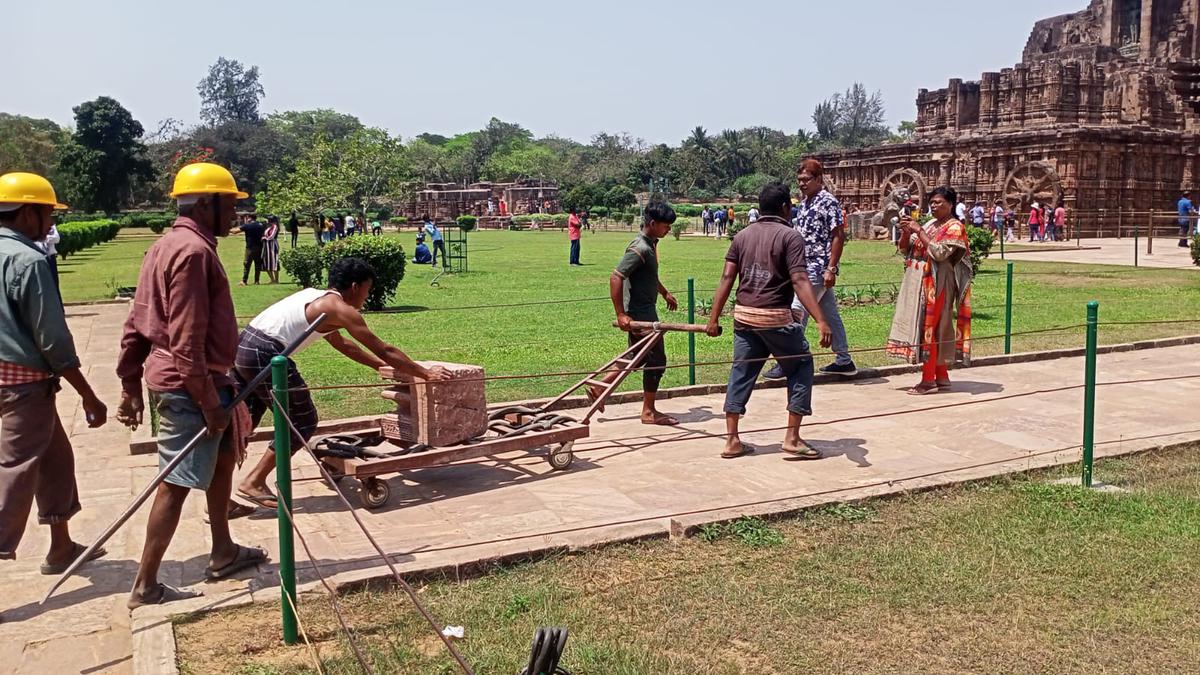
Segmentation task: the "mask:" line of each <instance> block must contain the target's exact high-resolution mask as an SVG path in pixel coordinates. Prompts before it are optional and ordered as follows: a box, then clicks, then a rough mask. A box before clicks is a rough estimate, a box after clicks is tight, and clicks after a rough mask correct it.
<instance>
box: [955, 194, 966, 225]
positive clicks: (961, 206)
mask: <svg viewBox="0 0 1200 675" xmlns="http://www.w3.org/2000/svg"><path fill="white" fill-rule="evenodd" d="M954 216H955V217H956V218H958V222H960V223H965V222H967V204H966V202H964V201H963V200H961V199H960V200H958V204H957V205H956V206H955V207H954Z"/></svg>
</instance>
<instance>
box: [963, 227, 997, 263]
mask: <svg viewBox="0 0 1200 675" xmlns="http://www.w3.org/2000/svg"><path fill="white" fill-rule="evenodd" d="M995 241H996V240H995V239H994V238H993V237H992V232H991V230H987V229H984V228H982V227H975V226H974V225H968V226H967V242H968V244H969V245H970V247H971V274H972V275H975V274H978V273H979V266H980V265H982V264H983V259H984V258H986V257H988V256H989V255H991V252H992V244H993V243H995Z"/></svg>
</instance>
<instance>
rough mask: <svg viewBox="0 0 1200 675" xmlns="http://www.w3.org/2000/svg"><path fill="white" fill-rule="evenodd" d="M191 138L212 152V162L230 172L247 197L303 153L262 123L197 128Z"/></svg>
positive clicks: (237, 123) (194, 142)
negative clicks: (269, 176) (274, 171)
mask: <svg viewBox="0 0 1200 675" xmlns="http://www.w3.org/2000/svg"><path fill="white" fill-rule="evenodd" d="M191 138H192V142H193V144H194V145H196V146H198V147H204V148H212V151H213V161H215V162H216V163H218V164H221V165H223V166H225V167H227V168H228V169H229V170H230V171H232V172H233V175H234V177H235V178H237V181H238V186H239V187H241V188H242V189H243V190H245V191H246V192H249V193H250V194H254V193H256V192H258V191H259V190H262V189H263V188H264V187H266V180H267V174H268V173H270V172H271V171H272V170H274V169H276V168H280V167H282V168H284V169H285V170H286V169H288V168H290V166H291V161H292V160H291V158H292V157H295V156H297V155H299V154H301V153H302V152H303V150H302V149H301V148H298V147H295V146H292V145H290V144H289V142H288V139H286V138H285V137H283V136H281V135H280V134H279V133H277V132H276V131H275V129H273V128H272V127H271V126H270V125H267V124H264V123H263V122H262V121H257V122H240V121H233V122H226V123H224V124H221V125H220V126H216V127H207V126H206V127H200V128H198V129H195V130H194V131H193V132H192V135H191Z"/></svg>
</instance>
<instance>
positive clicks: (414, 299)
mask: <svg viewBox="0 0 1200 675" xmlns="http://www.w3.org/2000/svg"><path fill="white" fill-rule="evenodd" d="M388 236H398V237H401V238H402V240H403V242H404V244H405V246H406V248H411V244H412V239H413V235H412V234H411V233H404V234H389V235H388ZM631 238H632V234H631V233H628V232H598V233H586V234H585V236H584V240H583V255H582V259H583V262H584V264H585V266H584V267H582V268H571V267H568V266H567V253H568V251H567V239H566V235H565V234H563V233H561V232H507V231H505V232H494V231H490V232H477V233H473V234H471V235H470V243H471V247H472V248H471V260H470V267H471V272H470V273H469V274H465V275H460V276H443V277H442V278H441V279H440V280H439V281H438V286H436V287H434V286H431V285H430V281H431V280H432V279H433V277H434V276H435V274H436V271H435V270H433V269H432V268H431V267H428V266H421V267H417V266H414V265H410V266H409V268H408V272H407V276H406V277H405V279H404V281H403V282H402V283H401V284H400V288H399V292H398V294H397V297H396V300H395V304H396V305H398V306H399V307H400V308H401V309H403V310H407V311H404V312H400V313H386V314H374V315H371V316H370V317H369V321H370V323H371V325H372V326H373V327H374V328H375V329H376V330H377V331H378V332H379V334H380V335H381V336H382V337H383V338H384V339H386V340H389V341H391V342H393V343H395V344H396V345H398V346H400V347H401V348H402V349H404V350H405V351H407V352H408V353H409V354H411V355H412V356H414V357H415V358H418V359H440V360H446V361H455V362H465V363H475V364H479V365H482V366H484V367H485V368H486V369H487V372H488V374H490V375H509V374H523V373H538V372H555V371H560V372H561V371H577V370H589V369H591V368H594V367H597V366H599V365H602V364H603V363H604V362H605V361H607V359H609V358H611V357H612V356H614V355H616V354H617V353H618V352H620V351H621V350H622V349H623V348H624V346H625V337H624V335H623V334H622V333H620V332H618V331H617V330H616V329H614V328H612V327H610V322H611V321H612V307H611V303H610V302H609V301H608V300H607V297H606V296H607V294H608V276H609V274H610V273H611V271H612V268H613V265H614V264H615V263H616V261H617V260H618V258H619V257H620V255H621V253H622V252H623V250H624V248H625V246H626V245H627V244H628V242H629V240H630V239H631ZM152 241H153V238H152V237H148V236H145V235H130V234H127V233H123V234H122V236H120V237H118V238H117V239H116V240H115V241H113V242H110V243H107V244H104V245H102V246H99V247H96V248H93V249H89V250H87V251H85V252H83V253H80V254H78V255H76V256H73V257H71V258H70V259H68V260H66V261H64V262H63V263H62V264H61V266H60V269H61V272H62V285H63V296H64V299H65V300H66V301H68V302H70V301H84V300H98V299H104V298H110V297H112V295H113V294H114V292H115V289H116V288H117V287H119V286H131V285H133V284H135V283H136V279H137V270H138V266H139V265H140V260H141V256H142V254H143V253H144V251H145V250H146V249H147V248H148V247H149V245H150V243H151V242H152ZM727 246H728V242H726V241H723V240H720V241H718V240H714V239H706V238H701V237H693V236H685V237H683V238H682V239H680V240H678V241H677V240H674V239H671V238H667V239H666V240H664V241H663V242H662V244H661V249H660V256H661V270H662V276H663V281H664V283H665V284H666V285H667V287H668V288H669V289H671V290H672V291H673V292H674V293H675V295H676V296H677V297H678V298H679V299H680V302H681V303H686V288H687V284H686V280H687V278H688V277H689V276H692V277H695V279H696V288H697V299H698V300H705V301H707V300H710V299H711V297H712V293H713V289H714V288H715V287H716V283H717V277H718V275H719V274H720V270H721V267H722V261H723V256H724V253H725V250H726V248H727ZM219 250H220V252H221V257H222V259H223V260H224V262H225V266H226V270H227V271H228V272H229V276H230V278H231V280H233V281H234V282H235V283H236V281H237V280H238V279H240V278H241V256H242V251H243V248H242V242H241V239H240V238H238V237H234V238H230V239H228V240H224V241H222V242H221V244H220V249H219ZM1003 269H1004V266H1003V263H1002V262H1000V261H999V260H998V259H991V260H988V261H986V262H985V264H984V267H983V269H982V270H981V271H980V274H979V276H978V277H977V278H976V283H975V289H974V307H975V319H974V324H973V329H972V330H973V333H974V335H975V337H976V338H977V341H976V342H975V344H974V353H975V354H977V355H983V354H996V353H1000V352H1002V350H1003V341H1002V340H978V338H981V337H985V336H991V335H996V334H1000V333H1003V331H1004V309H1003V303H1004V273H1003ZM1015 269H1016V274H1017V276H1016V281H1015V284H1014V292H1013V295H1014V305H1015V306H1014V321H1013V323H1014V326H1013V328H1014V330H1015V331H1025V330H1035V329H1043V328H1050V327H1054V326H1061V325H1071V324H1080V323H1082V322H1083V320H1084V315H1085V309H1084V305H1085V303H1086V301H1087V300H1089V299H1098V300H1100V301H1101V310H1100V315H1101V320H1102V322H1103V321H1134V320H1138V321H1142V320H1159V319H1198V318H1200V312H1198V311H1197V308H1200V275H1198V274H1196V272H1195V271H1193V270H1149V269H1133V268H1125V267H1108V266H1084V265H1065V264H1058V263H1037V262H1026V261H1020V260H1017V261H1016V267H1015ZM899 278H900V269H899V265H898V259H897V258H896V257H895V256H894V255H893V253H892V249H891V247H890V246H888V245H886V244H882V243H875V242H851V243H850V244H849V246H848V249H847V252H846V255H845V256H844V258H843V263H842V277H841V280H840V283H842V284H844V285H847V289H846V290H847V291H848V292H857V293H859V294H860V295H862V296H863V297H862V298H861V299H862V300H863V301H864V302H867V303H868V304H863V305H857V306H848V307H844V308H843V310H842V316H843V319H844V320H845V323H846V328H847V332H848V334H849V338H850V344H851V348H852V349H870V348H879V347H881V346H882V345H883V344H884V341H885V340H886V337H887V332H888V328H889V327H890V325H891V319H892V306H891V305H890V304H882V303H881V304H870V295H871V286H870V285H874V290H875V291H880V290H884V291H886V290H887V289H890V288H891V287H892V286H893V285H895V284H897V283H898V281H899ZM864 284H866V285H867V286H863V285H864ZM851 286H854V288H851ZM293 289H294V286H292V285H290V284H282V285H280V286H258V287H254V286H250V287H246V288H238V287H236V286H235V287H234V289H233V296H234V302H235V304H236V307H237V311H238V314H239V315H241V316H242V317H243V319H242V320H243V322H246V321H249V318H251V317H252V316H253V315H254V314H255V313H256V312H258V311H260V310H261V309H263V308H264V307H266V306H267V305H268V304H270V303H271V302H273V301H274V300H277V299H279V298H281V297H283V296H285V295H286V294H288V293H289V292H291V291H292V290H293ZM578 299H583V300H582V301H578V302H563V303H557V304H541V305H536V304H535V305H526V306H517V307H486V308H479V306H481V305H485V306H496V305H511V304H518V305H519V304H521V303H539V302H546V301H553V300H578ZM883 300H884V301H886V294H885V295H884V298H883ZM454 308H466V309H454ZM660 311H661V317H662V318H663V319H664V320H675V321H684V320H686V313H685V312H683V311H680V312H678V313H675V314H670V313H668V312H666V311H665V308H662V309H660ZM700 320H703V319H701V318H698V321H700ZM726 323H728V320H726ZM727 328H728V326H727ZM1198 330H1200V324H1179V325H1172V326H1102V328H1101V334H1100V339H1101V342H1102V343H1112V342H1123V341H1129V340H1135V339H1142V338H1147V337H1155V336H1163V335H1178V334H1190V333H1195V332H1198ZM731 340H732V335H731V332H727V333H726V335H724V336H722V337H720V338H716V339H710V338H707V337H704V336H700V337H698V338H697V345H696V347H697V359H698V360H700V361H705V360H728V359H729V358H731V354H732V346H731V344H732V343H731ZM1082 343H1083V336H1082V333H1081V332H1080V331H1078V330H1075V331H1072V332H1066V333H1046V334H1038V335H1029V336H1016V337H1014V339H1013V348H1014V350H1016V351H1028V350H1036V349H1044V348H1050V347H1060V346H1078V345H1082ZM667 351H668V358H669V359H670V361H671V363H681V362H686V360H687V338H686V336H683V335H678V334H672V335H669V336H668V339H667ZM297 360H298V362H299V364H300V369H301V371H302V372H303V373H304V374H305V376H306V377H307V379H308V381H309V384H311V385H329V384H351V383H369V382H375V381H377V378H376V377H375V375H374V373H372V372H370V371H368V370H366V369H364V368H362V367H361V366H358V365H357V364H354V363H351V362H350V361H348V360H346V359H344V358H342V357H341V356H340V355H338V354H336V353H335V352H334V351H333V350H332V349H331V348H329V347H327V346H326V345H324V344H319V345H317V346H315V347H313V348H312V349H310V350H308V351H307V352H305V353H303V354H302V355H301V356H300V357H299V358H298V359H297ZM857 361H858V362H859V363H860V364H861V365H878V364H883V363H887V362H888V360H887V359H886V358H885V357H883V356H882V354H880V353H878V352H870V353H864V354H861V355H859V356H858V357H857ZM824 362H825V358H824V357H818V364H823V363H824ZM727 375H728V369H727V366H702V367H700V368H698V374H697V378H698V381H700V382H723V381H725V379H726V377H727ZM631 380H632V381H631V382H628V383H626V386H627V387H638V386H640V383H639V382H638V381H637V380H638V378H636V377H634V378H631ZM567 384H569V382H567V381H566V379H565V378H561V377H558V378H540V379H532V380H512V381H496V382H489V383H488V397H489V399H491V400H493V401H500V400H510V399H517V398H527V397H536V396H546V395H551V394H555V393H557V392H558V391H559V390H560V389H561V388H562V387H564V386H566V385H567ZM683 384H687V369H686V368H678V369H673V370H669V371H668V374H667V376H666V378H665V380H664V386H678V385H683ZM317 394H318V395H317V401H318V404H319V405H320V407H321V409H322V414H323V416H325V417H339V416H346V415H354V414H370V413H375V412H382V411H385V410H387V409H388V407H389V406H388V402H386V401H384V400H383V399H381V398H379V396H378V392H377V391H376V390H374V389H361V390H341V391H324V392H317Z"/></svg>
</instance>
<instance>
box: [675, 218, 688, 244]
mask: <svg viewBox="0 0 1200 675" xmlns="http://www.w3.org/2000/svg"><path fill="white" fill-rule="evenodd" d="M688 225H689V223H688V221H686V220H684V219H683V218H679V219H678V220H676V221H675V222H674V223H671V234H672V235H674V236H675V239H676V241H678V240H679V237H681V236H683V233H684V232H686V231H687V229H688Z"/></svg>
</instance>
